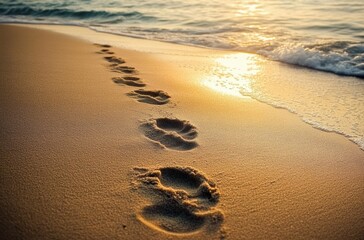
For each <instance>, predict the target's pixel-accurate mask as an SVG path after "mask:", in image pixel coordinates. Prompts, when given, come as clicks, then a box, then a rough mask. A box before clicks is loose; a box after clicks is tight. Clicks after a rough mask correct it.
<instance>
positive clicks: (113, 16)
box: [0, 0, 364, 78]
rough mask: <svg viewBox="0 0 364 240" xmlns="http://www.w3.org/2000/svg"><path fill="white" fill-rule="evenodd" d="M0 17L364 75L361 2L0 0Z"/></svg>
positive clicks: (1, 19)
mask: <svg viewBox="0 0 364 240" xmlns="http://www.w3.org/2000/svg"><path fill="white" fill-rule="evenodd" d="M0 21H1V22H37V23H55V24H75V25H81V26H86V27H89V28H92V29H95V30H98V31H104V32H109V33H116V34H122V35H128V36H134V37H140V38H147V39H155V40H161V41H168V42H175V43H181V44H187V45H197V46H203V47H211V48H222V49H233V50H238V51H244V52H252V53H258V54H260V55H264V56H266V57H268V58H270V59H273V60H277V61H282V62H286V63H289V64H296V65H301V66H305V67H308V68H313V69H317V70H322V71H328V72H333V73H336V74H341V75H350V76H357V77H361V78H363V77H364V1H363V0H335V1H333V0H297V1H290V0H289V1H288V0H267V1H258V0H226V1H223V2H221V1H217V0H171V1H164V0H148V1H147V0H128V1H102V0H79V1H74V0H59V1H53V0H42V1H37V0H23V1H19V0H15V1H14V0H5V1H4V0H1V1H0Z"/></svg>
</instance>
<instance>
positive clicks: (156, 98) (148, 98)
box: [128, 89, 171, 105]
mask: <svg viewBox="0 0 364 240" xmlns="http://www.w3.org/2000/svg"><path fill="white" fill-rule="evenodd" d="M128 95H129V96H131V97H134V98H136V99H138V102H143V103H149V104H155V105H162V104H166V103H168V102H169V98H171V97H170V96H169V95H168V93H166V92H164V91H161V90H144V89H138V90H135V91H132V92H130V93H128Z"/></svg>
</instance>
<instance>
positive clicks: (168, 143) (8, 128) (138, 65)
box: [0, 25, 364, 239]
mask: <svg viewBox="0 0 364 240" xmlns="http://www.w3.org/2000/svg"><path fill="white" fill-rule="evenodd" d="M0 36H1V37H0V41H1V45H0V46H1V50H2V51H1V52H2V54H1V64H0V72H1V93H0V98H1V114H2V119H1V143H0V144H1V147H0V152H1V154H0V156H1V166H0V169H1V170H0V171H1V172H0V176H1V189H0V196H1V197H0V211H1V220H0V222H1V223H0V229H1V230H0V231H1V236H2V238H4V239H174V238H180V239H224V238H226V239H362V238H363V236H364V218H363V216H364V151H363V150H362V149H360V147H359V146H358V145H356V144H355V143H353V142H352V141H349V140H348V139H347V138H345V137H344V136H342V135H339V134H336V133H333V132H325V131H322V130H319V129H316V128H314V127H312V126H311V125H309V124H307V123H305V122H303V121H302V120H301V119H300V117H299V116H298V115H297V114H293V113H291V112H289V111H287V110H285V109H282V108H275V107H273V106H271V105H269V104H265V103H264V102H263V101H256V100H254V99H252V98H249V97H246V98H242V97H237V96H236V95H235V94H234V92H231V91H229V88H224V84H220V83H219V82H216V81H213V80H211V79H214V77H215V78H216V77H217V78H219V77H220V78H221V77H222V76H224V74H225V73H224V69H219V70H218V71H216V72H217V74H216V75H215V76H214V75H213V74H212V75H208V74H207V73H209V74H210V73H214V71H212V70H211V69H214V67H215V65H213V64H214V63H215V60H216V59H225V58H229V57H231V56H232V55H234V54H236V53H234V52H229V51H223V50H213V49H203V48H196V47H189V46H181V45H175V44H170V43H161V42H155V41H149V40H143V39H134V38H128V37H121V36H116V35H111V34H106V33H98V32H93V31H91V30H89V29H85V28H81V27H72V26H51V25H0ZM75 36H80V37H79V38H76V37H75ZM234 56H235V55H234ZM239 57H241V58H246V59H251V58H252V59H255V58H257V59H258V60H254V61H255V62H254V63H255V64H256V65H257V66H259V69H260V73H259V76H258V77H257V79H259V78H261V79H264V78H270V77H272V76H274V77H276V78H284V77H286V78H292V77H294V78H295V79H297V80H298V81H304V80H305V79H311V78H314V77H316V76H318V78H319V79H324V80H325V79H330V78H340V76H336V75H333V74H330V73H322V72H320V73H316V72H315V73H313V72H312V71H310V70H308V69H304V68H297V67H292V66H289V65H284V64H279V63H276V62H272V61H267V60H262V59H260V58H259V57H257V56H255V55H253V54H242V56H240V55H239ZM200 69H202V70H204V71H201V70H200ZM206 69H207V70H206ZM248 69H250V68H248ZM210 70H211V71H210ZM247 71H248V70H247ZM246 77H247V78H249V75H247V76H246ZM210 80H211V81H212V82H211V81H210ZM274 87H276V88H279V87H280V86H274ZM139 89H142V90H139ZM230 90H231V89H230ZM282 91H284V90H283V89H282Z"/></svg>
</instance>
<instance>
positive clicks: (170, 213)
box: [134, 167, 224, 234]
mask: <svg viewBox="0 0 364 240" xmlns="http://www.w3.org/2000/svg"><path fill="white" fill-rule="evenodd" d="M134 171H135V172H137V174H136V182H135V183H136V186H137V188H138V189H141V190H144V194H145V195H146V196H147V197H150V198H151V200H152V202H153V204H152V205H149V206H145V207H144V208H142V210H141V211H140V212H139V213H138V214H137V218H138V219H139V220H140V221H141V222H142V223H144V224H146V225H147V226H149V227H151V228H152V229H154V230H158V231H161V232H165V233H168V234H193V233H196V232H199V231H202V230H207V231H216V230H218V229H219V228H220V226H221V224H222V222H223V219H224V215H223V213H222V211H221V210H219V209H216V208H215V207H214V206H215V205H217V203H218V201H219V197H220V193H219V191H218V189H217V187H216V184H215V183H214V182H212V181H211V180H209V179H208V178H207V177H206V176H205V175H204V174H203V173H201V172H199V171H198V170H196V169H193V168H191V167H164V168H157V169H146V168H134Z"/></svg>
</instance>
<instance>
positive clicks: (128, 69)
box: [111, 66, 137, 74]
mask: <svg viewBox="0 0 364 240" xmlns="http://www.w3.org/2000/svg"><path fill="white" fill-rule="evenodd" d="M111 70H112V71H113V72H118V73H126V74H136V73H137V70H136V69H135V68H134V67H128V66H114V67H112V68H111Z"/></svg>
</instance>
